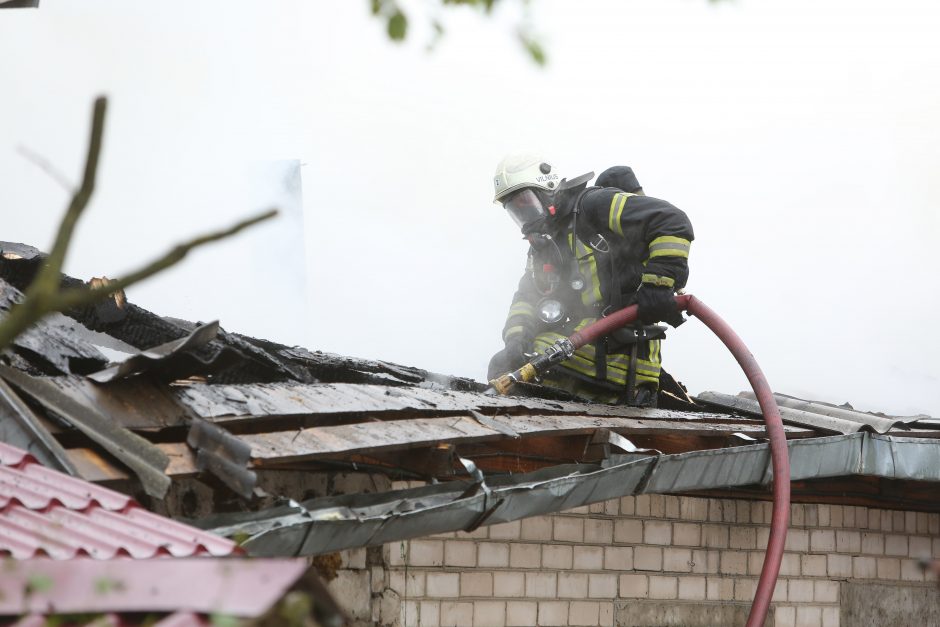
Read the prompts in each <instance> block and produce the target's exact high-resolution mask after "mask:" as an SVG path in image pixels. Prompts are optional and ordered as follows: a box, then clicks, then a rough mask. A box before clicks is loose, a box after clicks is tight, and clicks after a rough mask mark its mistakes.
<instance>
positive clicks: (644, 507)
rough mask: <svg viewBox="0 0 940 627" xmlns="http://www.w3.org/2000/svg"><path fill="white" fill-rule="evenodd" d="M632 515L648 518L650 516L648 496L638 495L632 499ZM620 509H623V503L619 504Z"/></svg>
mask: <svg viewBox="0 0 940 627" xmlns="http://www.w3.org/2000/svg"><path fill="white" fill-rule="evenodd" d="M633 504H634V514H635V515H637V516H649V515H650V495H649V494H639V495H637V496H635V497H634V500H633ZM620 507H621V508H623V502H621V503H620Z"/></svg>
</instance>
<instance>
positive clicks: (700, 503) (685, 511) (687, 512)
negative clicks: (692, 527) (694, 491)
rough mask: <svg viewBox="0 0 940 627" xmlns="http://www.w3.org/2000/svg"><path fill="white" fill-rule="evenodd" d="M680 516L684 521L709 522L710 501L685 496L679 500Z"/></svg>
mask: <svg viewBox="0 0 940 627" xmlns="http://www.w3.org/2000/svg"><path fill="white" fill-rule="evenodd" d="M679 515H680V516H681V517H682V519H683V520H708V501H707V500H705V499H699V498H693V497H688V496H683V497H681V498H680V499H679Z"/></svg>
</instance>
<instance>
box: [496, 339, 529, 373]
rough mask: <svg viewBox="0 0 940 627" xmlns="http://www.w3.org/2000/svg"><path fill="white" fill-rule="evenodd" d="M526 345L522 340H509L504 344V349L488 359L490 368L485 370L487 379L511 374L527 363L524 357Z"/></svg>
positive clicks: (526, 358)
mask: <svg viewBox="0 0 940 627" xmlns="http://www.w3.org/2000/svg"><path fill="white" fill-rule="evenodd" d="M526 348H527V346H526V343H525V342H523V341H522V340H510V341H509V342H507V343H506V348H504V349H503V350H501V351H499V352H498V353H496V354H495V355H493V358H492V359H490V366H489V368H487V370H486V378H487V379H490V380H492V379H495V378H496V377H498V376H500V375H504V374H506V373H507V372H513V371H515V370H518V369H519V368H521V367H522V366H524V365H525V364H526V363H528V361H529V357H528V356H527V355H526Z"/></svg>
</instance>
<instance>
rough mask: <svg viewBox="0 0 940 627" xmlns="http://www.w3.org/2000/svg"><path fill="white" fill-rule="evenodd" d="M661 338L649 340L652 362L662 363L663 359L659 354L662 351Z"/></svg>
mask: <svg viewBox="0 0 940 627" xmlns="http://www.w3.org/2000/svg"><path fill="white" fill-rule="evenodd" d="M660 342H661V340H650V361H651V362H652V363H654V364H657V365H659V364H661V363H663V359H662V357H661V356H660V351H662V344H661V343H660Z"/></svg>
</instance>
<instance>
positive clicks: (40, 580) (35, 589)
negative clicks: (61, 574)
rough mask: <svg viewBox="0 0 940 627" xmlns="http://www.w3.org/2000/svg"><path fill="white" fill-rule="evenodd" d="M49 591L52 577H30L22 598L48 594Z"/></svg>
mask: <svg viewBox="0 0 940 627" xmlns="http://www.w3.org/2000/svg"><path fill="white" fill-rule="evenodd" d="M50 590H52V577H49V576H47V575H30V576H29V578H28V579H27V580H26V587H25V589H24V590H23V593H24V594H23V596H27V597H29V596H32V595H34V594H37V593H42V592H49V591H50Z"/></svg>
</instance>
